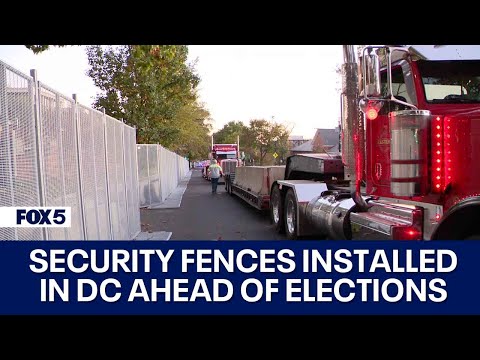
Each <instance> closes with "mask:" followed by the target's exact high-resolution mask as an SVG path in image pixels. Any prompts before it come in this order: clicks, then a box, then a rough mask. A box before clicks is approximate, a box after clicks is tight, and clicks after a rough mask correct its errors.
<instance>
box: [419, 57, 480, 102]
mask: <svg viewBox="0 0 480 360" xmlns="http://www.w3.org/2000/svg"><path fill="white" fill-rule="evenodd" d="M417 64H418V69H419V71H420V74H421V76H422V82H423V86H424V89H425V97H426V100H427V102H429V103H434V104H452V103H459V104H460V103H480V60H455V61H429V60H421V61H418V63H417Z"/></svg>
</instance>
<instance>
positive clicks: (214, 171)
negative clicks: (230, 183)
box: [208, 159, 223, 194]
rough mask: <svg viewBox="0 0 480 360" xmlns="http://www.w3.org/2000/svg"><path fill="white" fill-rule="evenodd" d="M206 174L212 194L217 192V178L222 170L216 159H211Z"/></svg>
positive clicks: (221, 174)
mask: <svg viewBox="0 0 480 360" xmlns="http://www.w3.org/2000/svg"><path fill="white" fill-rule="evenodd" d="M208 174H209V176H210V180H211V182H212V194H216V193H217V185H218V179H220V177H221V176H223V170H222V167H221V166H220V165H218V164H217V160H215V159H213V160H212V162H211V164H210V166H209V167H208Z"/></svg>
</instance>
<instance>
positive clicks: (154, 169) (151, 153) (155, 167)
mask: <svg viewBox="0 0 480 360" xmlns="http://www.w3.org/2000/svg"><path fill="white" fill-rule="evenodd" d="M148 174H149V180H150V202H151V204H158V203H160V202H162V195H161V188H160V169H159V163H158V145H149V147H148Z"/></svg>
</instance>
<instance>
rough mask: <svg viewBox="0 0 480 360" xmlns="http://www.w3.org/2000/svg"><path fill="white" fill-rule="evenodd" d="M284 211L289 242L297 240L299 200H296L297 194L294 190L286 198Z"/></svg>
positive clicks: (290, 190)
mask: <svg viewBox="0 0 480 360" xmlns="http://www.w3.org/2000/svg"><path fill="white" fill-rule="evenodd" d="M283 209H284V214H285V215H284V216H283V217H284V223H285V234H286V235H287V239H288V240H296V239H298V237H297V226H298V221H297V200H296V199H295V194H294V193H293V189H288V191H287V195H286V196H285V204H284V206H283Z"/></svg>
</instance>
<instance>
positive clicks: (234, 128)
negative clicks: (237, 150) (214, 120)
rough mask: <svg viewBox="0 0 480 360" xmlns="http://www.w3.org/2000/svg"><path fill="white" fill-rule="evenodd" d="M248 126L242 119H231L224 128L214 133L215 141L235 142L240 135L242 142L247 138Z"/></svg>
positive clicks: (220, 142)
mask: <svg viewBox="0 0 480 360" xmlns="http://www.w3.org/2000/svg"><path fill="white" fill-rule="evenodd" d="M246 131H247V127H246V126H245V124H244V123H243V122H241V121H230V122H229V123H227V124H225V125H224V126H223V128H222V129H220V130H219V131H217V132H216V133H214V134H213V141H214V142H215V143H217V144H235V143H236V142H237V139H238V137H240V144H242V143H243V141H242V140H245V136H246Z"/></svg>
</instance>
